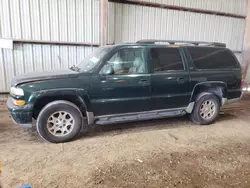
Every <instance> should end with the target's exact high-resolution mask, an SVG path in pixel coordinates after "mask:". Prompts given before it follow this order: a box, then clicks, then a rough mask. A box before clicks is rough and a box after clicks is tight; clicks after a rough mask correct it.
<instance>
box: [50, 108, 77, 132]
mask: <svg viewBox="0 0 250 188" xmlns="http://www.w3.org/2000/svg"><path fill="white" fill-rule="evenodd" d="M74 124H75V120H74V118H73V116H72V115H71V114H70V113H69V112H66V111H57V112H55V113H53V114H52V115H50V116H49V118H48V120H47V129H48V131H49V132H50V133H51V134H52V135H54V136H66V135H68V134H69V133H71V131H72V130H73V128H74Z"/></svg>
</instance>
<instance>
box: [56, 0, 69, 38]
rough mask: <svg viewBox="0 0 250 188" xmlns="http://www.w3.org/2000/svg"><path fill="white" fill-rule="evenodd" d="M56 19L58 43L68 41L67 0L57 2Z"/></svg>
mask: <svg viewBox="0 0 250 188" xmlns="http://www.w3.org/2000/svg"><path fill="white" fill-rule="evenodd" d="M58 10H59V11H58V17H59V29H60V33H59V34H60V37H59V38H60V41H68V20H67V18H68V14H67V0H59V1H58Z"/></svg>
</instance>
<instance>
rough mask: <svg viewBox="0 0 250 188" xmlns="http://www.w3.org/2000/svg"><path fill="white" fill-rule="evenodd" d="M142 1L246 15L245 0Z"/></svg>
mask: <svg viewBox="0 0 250 188" xmlns="http://www.w3.org/2000/svg"><path fill="white" fill-rule="evenodd" d="M141 1H144V2H153V3H161V4H166V5H175V6H182V7H188V8H196V9H203V10H212V11H220V12H226V13H232V14H239V15H244V16H245V15H246V14H247V8H246V7H247V0H141Z"/></svg>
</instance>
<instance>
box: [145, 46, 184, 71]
mask: <svg viewBox="0 0 250 188" xmlns="http://www.w3.org/2000/svg"><path fill="white" fill-rule="evenodd" d="M149 62H150V66H151V70H152V71H153V72H166V71H180V70H184V67H183V62H182V59H181V56H180V53H179V50H178V49H176V48H151V49H150V52H149Z"/></svg>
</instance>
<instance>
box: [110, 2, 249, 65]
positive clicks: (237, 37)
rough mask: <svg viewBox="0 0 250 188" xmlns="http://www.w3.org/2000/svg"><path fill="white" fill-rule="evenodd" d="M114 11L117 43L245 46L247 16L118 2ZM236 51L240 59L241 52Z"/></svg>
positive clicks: (232, 47) (235, 48)
mask: <svg viewBox="0 0 250 188" xmlns="http://www.w3.org/2000/svg"><path fill="white" fill-rule="evenodd" d="M226 1H227V0H226ZM178 2H180V1H178ZM183 2H184V1H183ZM202 2H210V1H202ZM224 2H225V1H224ZM237 2H238V1H237ZM240 2H242V4H245V1H240ZM238 4H240V3H238ZM229 5H230V4H229ZM230 6H231V5H230ZM242 6H243V5H241V7H242ZM200 8H201V7H200ZM242 11H245V9H244V10H243V9H242ZM115 12H116V17H115V35H116V36H115V42H116V43H120V42H134V41H137V40H140V39H169V40H170V39H172V40H196V41H217V42H223V43H226V44H227V46H228V47H229V48H230V49H232V50H235V51H241V50H242V46H243V39H244V30H245V20H244V19H240V18H232V17H225V16H217V15H210V14H202V13H193V12H187V11H179V10H170V9H163V8H154V7H148V6H140V5H129V4H120V3H116V5H115ZM236 55H237V57H238V58H239V60H241V54H236Z"/></svg>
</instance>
